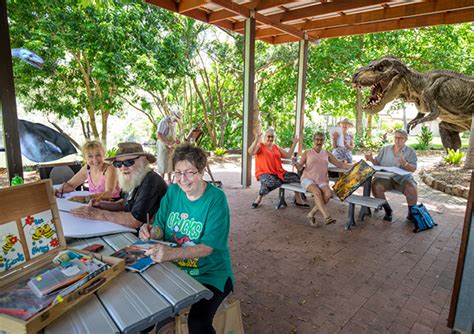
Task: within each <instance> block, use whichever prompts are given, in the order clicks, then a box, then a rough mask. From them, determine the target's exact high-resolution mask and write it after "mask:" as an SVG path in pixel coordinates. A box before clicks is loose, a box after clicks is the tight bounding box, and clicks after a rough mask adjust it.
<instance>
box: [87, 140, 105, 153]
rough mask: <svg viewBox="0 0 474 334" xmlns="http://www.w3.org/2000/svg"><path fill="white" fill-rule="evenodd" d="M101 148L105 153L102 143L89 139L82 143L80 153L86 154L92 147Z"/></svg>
mask: <svg viewBox="0 0 474 334" xmlns="http://www.w3.org/2000/svg"><path fill="white" fill-rule="evenodd" d="M96 148H98V149H101V150H102V152H104V153H105V148H104V145H102V143H101V142H100V141H98V140H89V141H86V142H85V143H84V145H82V154H84V155H86V153H87V152H90V151H92V150H94V149H96Z"/></svg>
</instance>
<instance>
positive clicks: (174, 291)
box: [44, 233, 212, 334]
mask: <svg viewBox="0 0 474 334" xmlns="http://www.w3.org/2000/svg"><path fill="white" fill-rule="evenodd" d="M137 240H138V238H137V237H136V236H135V235H134V234H132V233H120V234H112V235H107V236H102V237H95V238H87V239H70V240H69V241H68V243H67V245H68V247H71V248H78V249H82V248H84V247H87V246H90V245H93V244H101V245H104V248H103V249H102V250H101V251H100V252H99V254H103V255H110V254H112V253H113V252H115V251H116V250H119V249H122V248H124V247H126V246H129V245H131V244H132V243H133V242H135V241H137ZM211 297H212V292H211V291H210V290H209V289H207V288H206V287H204V286H203V285H202V284H200V283H199V282H198V281H196V280H195V279H194V278H192V277H191V276H189V275H188V274H187V273H186V272H184V271H182V270H180V269H178V267H176V266H175V265H174V264H173V263H170V262H166V263H162V264H155V265H153V266H151V267H150V268H148V269H147V270H146V271H144V272H143V273H135V272H130V271H126V272H124V273H122V274H120V275H119V276H118V277H116V278H115V279H114V280H113V281H111V282H110V283H109V284H108V285H107V286H105V287H104V288H103V289H100V290H99V291H98V292H97V293H95V294H94V295H93V296H92V297H90V298H88V299H87V300H85V301H84V302H82V303H80V304H79V305H77V307H75V308H74V309H72V310H71V311H69V312H67V313H66V314H64V315H63V316H62V317H60V318H59V319H57V320H56V321H54V322H53V323H52V324H51V325H49V326H48V327H46V328H45V330H44V332H45V333H47V334H56V333H58V334H62V333H77V334H82V333H101V334H105V333H136V332H138V331H142V330H145V329H147V328H150V327H151V326H153V325H154V324H159V326H161V325H163V324H164V323H166V322H168V321H169V320H170V318H173V317H174V316H176V315H177V314H178V313H179V312H180V311H181V310H182V309H183V308H186V307H189V306H191V305H193V304H194V303H196V302H198V301H199V300H201V299H203V298H205V299H210V298H211Z"/></svg>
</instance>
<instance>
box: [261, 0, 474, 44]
mask: <svg viewBox="0 0 474 334" xmlns="http://www.w3.org/2000/svg"><path fill="white" fill-rule="evenodd" d="M473 7H474V0H459V1H456V2H453V1H452V0H435V1H433V2H422V3H415V4H409V5H406V6H397V7H389V8H384V9H380V10H372V11H370V12H365V13H358V14H351V15H343V16H339V17H334V18H329V19H322V20H315V21H310V22H307V23H298V24H293V25H291V27H293V28H296V29H300V30H303V31H312V30H320V29H326V28H330V27H336V26H343V25H350V24H361V23H368V22H375V21H383V20H389V19H399V18H406V17H413V16H419V15H426V14H434V13H439V12H444V11H449V10H457V9H462V8H464V9H466V8H473ZM281 34H282V33H281V32H280V31H279V30H277V29H275V28H264V29H258V30H257V34H256V37H257V38H262V37H268V36H278V35H281Z"/></svg>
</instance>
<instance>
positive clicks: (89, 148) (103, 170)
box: [56, 140, 120, 203]
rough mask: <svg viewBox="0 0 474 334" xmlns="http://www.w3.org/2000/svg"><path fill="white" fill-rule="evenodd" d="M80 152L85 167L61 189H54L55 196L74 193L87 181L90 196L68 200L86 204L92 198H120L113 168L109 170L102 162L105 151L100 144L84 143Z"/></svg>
mask: <svg viewBox="0 0 474 334" xmlns="http://www.w3.org/2000/svg"><path fill="white" fill-rule="evenodd" d="M82 152H83V154H84V158H85V160H86V165H84V166H83V167H82V168H81V170H80V171H79V172H77V173H76V175H74V176H73V177H72V178H71V179H70V180H69V181H67V182H66V183H65V184H64V185H63V186H62V187H61V188H59V189H56V196H60V195H61V194H62V193H67V192H71V191H74V190H75V189H76V188H77V187H78V186H80V185H81V184H82V183H84V182H85V181H86V180H87V182H88V184H89V191H90V192H91V193H92V194H91V195H87V196H74V197H71V198H69V200H71V201H76V202H81V203H87V202H89V201H90V200H91V199H94V198H101V199H110V198H117V197H120V188H119V186H118V180H117V174H116V171H115V168H109V167H110V165H109V164H108V163H106V162H105V161H104V158H105V149H104V147H103V145H102V143H101V142H99V141H97V140H93V141H89V142H86V143H85V144H84V145H83V146H82Z"/></svg>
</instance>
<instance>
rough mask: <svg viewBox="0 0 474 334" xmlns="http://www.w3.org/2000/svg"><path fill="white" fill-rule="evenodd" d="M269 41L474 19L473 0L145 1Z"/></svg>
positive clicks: (324, 36) (345, 34) (290, 40)
mask: <svg viewBox="0 0 474 334" xmlns="http://www.w3.org/2000/svg"><path fill="white" fill-rule="evenodd" d="M145 1H146V2H148V3H150V4H153V5H156V6H159V7H162V8H166V9H168V10H171V11H173V12H176V13H179V14H182V15H186V16H189V17H192V18H195V19H197V20H200V21H203V22H206V23H209V24H213V25H216V26H218V27H221V28H224V29H228V30H231V31H235V32H238V33H243V32H244V27H245V19H246V18H248V17H251V16H252V15H254V17H255V20H256V29H257V30H256V38H257V39H259V40H262V41H264V42H267V43H271V44H281V43H288V42H295V41H299V40H302V39H305V38H307V39H308V40H309V41H311V42H315V41H317V40H318V39H321V38H332V37H340V36H350V35H361V34H368V33H374V32H382V31H391V30H399V29H408V28H417V27H425V26H432V25H441V24H454V23H462V22H471V21H473V20H474V0H429V1H421V0H392V1H386V0H301V1H290V0H145Z"/></svg>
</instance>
